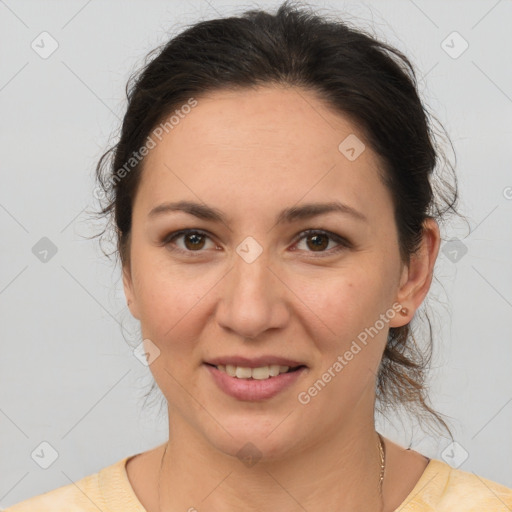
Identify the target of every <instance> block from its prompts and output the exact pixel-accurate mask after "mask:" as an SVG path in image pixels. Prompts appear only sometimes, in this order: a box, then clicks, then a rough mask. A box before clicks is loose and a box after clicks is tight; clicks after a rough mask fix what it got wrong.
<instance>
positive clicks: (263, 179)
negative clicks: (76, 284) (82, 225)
mask: <svg viewBox="0 0 512 512" xmlns="http://www.w3.org/2000/svg"><path fill="white" fill-rule="evenodd" d="M197 100H198V105H197V106H196V107H195V108H193V109H192V111H191V112H190V113H189V114H188V115H187V116H186V117H185V118H184V119H182V120H181V121H180V123H179V124H178V125H176V126H175V127H174V128H173V129H172V130H171V131H169V133H167V134H164V137H163V138H162V140H161V142H159V143H158V144H157V146H156V147H155V148H154V149H152V150H151V152H150V154H149V155H148V157H147V159H146V162H145V167H144V171H143V175H142V180H141V184H140V187H139V190H138V192H137V195H136V198H135V203H134V209H133V225H132V232H131V240H130V261H129V263H126V264H125V265H124V267H123V281H124V286H125V293H126V297H127V299H128V301H129V307H130V311H131V313H132V314H133V316H135V317H136V318H137V319H139V320H140V322H141V329H142V334H143V338H144V339H149V340H151V342H152V343H153V344H154V346H156V347H158V350H159V351H160V353H159V356H158V357H157V358H156V359H155V360H154V362H152V363H151V365H150V370H151V372H152V374H153V376H154V378H155V380H156V382H157V383H158V385H159V387H160V389H161V390H162V392H163V394H164V395H165V397H166V399H167V402H168V408H169V438H170V441H169V444H168V449H167V454H166V457H165V460H164V465H163V473H162V510H169V511H170V510H173V511H174V510H188V509H189V508H190V507H195V508H197V509H199V508H200V507H202V508H203V509H205V510H223V511H227V512H229V511H231V510H233V511H234V510H241V509H243V510H259V511H262V510H270V509H271V508H272V510H274V509H276V508H278V509H280V510H284V511H295V510H303V508H302V507H304V508H305V509H306V510H308V511H310V512H315V511H320V510H342V509H350V510H381V508H380V497H379V493H378V482H379V470H380V468H379V464H380V462H379V460H380V459H379V451H378V444H377V443H378V439H377V435H376V432H375V427H374V403H375V379H376V374H377V369H378V366H379V363H380V360H381V357H382V353H383V351H384V347H385V343H386V339H387V334H388V329H389V327H398V326H401V325H404V324H405V323H407V322H409V321H410V319H411V317H412V315H413V313H414V311H415V310H416V309H417V308H418V307H419V306H420V304H421V303H422V301H423V299H424V297H425V295H426V293H427V292H428V289H429V287H430V283H431V279H432V270H433V266H434V263H435V259H436V257H437V253H438V250H439V241H440V237H439V229H438V226H437V224H436V223H435V221H433V220H429V221H428V222H426V223H425V233H424V237H423V244H422V246H421V248H420V250H419V252H418V254H417V255H416V256H414V257H413V258H412V260H411V263H410V265H409V266H408V267H407V266H404V265H403V264H402V262H401V260H400V256H399V246H398V235H397V231H396V224H395V221H394V216H393V203H392V199H391V196H390V193H389V190H388V189H387V188H386V187H385V186H384V184H383V183H382V181H381V179H380V177H379V171H378V169H379V160H378V158H377V156H376V155H375V154H374V153H373V151H372V150H371V148H370V147H369V146H368V145H366V148H365V150H364V151H363V152H362V153H361V154H360V156H359V157H358V158H356V159H355V160H354V161H350V160H349V159H348V158H346V156H345V155H344V154H342V153H341V152H340V151H339V150H338V146H339V144H340V142H342V141H343V140H344V139H345V138H346V137H347V136H348V135H351V134H355V135H356V136H357V137H358V138H359V139H360V140H361V141H363V142H364V138H363V135H362V134H361V133H360V132H359V131H358V130H357V129H356V127H355V126H354V125H353V124H352V123H351V122H350V121H349V120H348V119H347V118H345V117H343V116H341V115H340V114H338V113H335V112H334V111H333V110H332V109H331V108H329V107H328V106H327V105H325V104H324V103H323V102H322V101H321V100H320V99H319V98H317V97H316V96H315V95H314V94H313V93H312V92H309V91H305V90H303V89H297V88H284V87H277V86H266V87H260V88H258V89H251V90H237V91H217V92H215V93H211V94H210V95H208V96H204V97H203V96H201V97H200V98H197ZM180 200H188V201H194V202H199V203H205V204H207V205H209V206H211V207H214V208H216V209H218V210H220V211H222V212H223V213H224V214H225V216H226V222H225V223H222V222H214V221H210V220H202V219H198V218H196V217H194V216H191V215H190V214H187V213H184V212H175V213H166V214H162V215H160V216H158V217H155V218H153V219H149V218H148V213H149V212H150V210H151V209H152V208H154V207H155V206H157V205H159V204H161V203H164V202H169V201H180ZM331 201H340V202H342V203H344V204H347V205H349V206H351V207H352V208H354V209H356V210H357V211H359V212H360V213H362V214H363V215H364V216H365V217H366V221H361V220H358V219H356V218H354V217H352V216H350V215H347V214H339V213H328V214H323V215H320V216H317V217H314V218H310V219H303V220H298V221H295V222H293V223H290V224H282V225H281V224H276V222H275V218H276V216H277V215H278V214H279V213H280V212H281V210H282V209H284V208H287V207H292V206H301V205H303V204H305V203H310V202H315V203H316V202H319V203H325V202H331ZM182 229H198V230H201V231H205V232H206V233H207V234H208V236H207V237H206V238H205V239H204V243H203V245H202V246H201V245H200V244H199V245H200V247H199V249H194V245H193V243H190V240H189V241H188V243H187V237H186V236H181V237H179V238H177V239H175V240H174V241H173V242H169V243H168V244H167V245H165V244H164V243H163V242H162V241H163V240H164V239H166V237H168V236H169V235H170V234H171V233H174V232H177V231H179V230H182ZM307 229H315V230H324V231H328V232H331V233H334V234H337V235H339V236H341V237H343V238H346V239H347V240H348V241H349V242H350V245H349V246H348V247H342V249H341V250H340V251H337V252H336V251H335V249H336V248H337V247H339V244H338V243H337V241H336V240H334V239H332V238H321V239H320V242H321V243H320V245H322V244H324V245H322V247H324V246H325V248H323V249H317V248H316V246H315V244H314V241H312V239H311V236H309V237H308V236H307V235H306V236H305V237H302V238H301V239H300V240H299V238H300V237H301V236H302V235H301V234H303V232H304V231H305V230H307ZM249 236H250V237H253V238H254V239H255V240H256V241H257V242H258V244H259V245H260V246H261V248H262V249H263V251H262V253H261V254H260V255H259V257H258V258H256V260H255V261H253V262H252V263H247V262H246V261H245V260H244V259H243V258H242V257H240V256H239V254H238V253H237V251H236V249H237V247H238V246H239V244H240V243H241V242H242V241H243V240H244V239H246V237H249ZM192 242H193V241H192ZM327 242H328V246H327ZM173 248H174V249H173ZM180 248H181V249H182V251H181V252H180V251H179V249H180ZM187 250H188V252H189V253H193V254H192V255H191V256H190V255H188V254H186V253H185V251H187ZM322 251H323V252H322ZM396 303H399V304H401V305H402V306H403V307H406V308H407V309H408V311H409V313H408V315H407V316H402V315H400V314H394V315H393V316H392V318H391V319H390V320H389V321H388V322H386V324H385V327H384V328H382V329H381V330H380V331H379V332H378V334H377V335H375V336H374V337H373V338H371V339H370V341H369V342H368V344H367V345H366V346H364V348H362V350H361V351H360V352H359V353H357V355H355V356H354V357H353V359H352V360H351V361H349V363H348V364H347V365H346V366H345V367H344V368H343V370H342V371H341V372H339V373H337V374H336V376H335V377H334V378H332V380H331V381H330V382H329V383H328V385H326V386H325V387H324V388H323V389H322V391H321V392H319V393H318V394H317V395H316V396H315V397H314V398H312V399H311V401H310V402H309V403H308V404H307V405H303V404H301V403H299V401H298V399H297V395H298V394H299V392H301V391H305V390H307V389H308V388H309V387H310V386H311V385H312V384H313V383H314V382H315V381H316V380H317V379H319V378H320V377H321V375H322V374H323V373H324V372H325V371H326V370H327V369H328V368H329V367H332V365H333V363H334V362H335V361H336V360H337V357H338V356H339V355H342V354H344V353H345V352H346V351H347V350H348V349H349V347H350V346H351V343H352V342H353V340H355V339H357V336H358V334H360V333H361V332H362V331H364V329H365V328H368V327H370V326H374V325H375V324H376V321H377V320H378V319H379V318H380V315H381V314H384V313H386V312H389V311H393V307H392V306H393V304H396ZM389 316H391V315H389ZM269 354H270V355H277V356H283V357H288V358H292V359H294V360H298V361H300V362H302V363H303V364H305V365H307V370H306V371H305V372H304V373H303V374H302V375H301V376H300V378H299V379H298V381H297V382H296V383H295V384H294V385H293V386H292V387H290V388H288V389H286V390H284V391H283V392H281V393H279V394H278V395H277V396H275V397H273V398H271V399H269V400H265V401H258V402H255V401H241V400H237V399H235V398H232V397H230V396H228V395H226V394H224V393H223V392H222V391H221V390H219V389H218V387H217V386H216V385H215V384H214V382H213V380H212V378H211V376H210V374H209V372H208V371H207V369H206V367H205V366H204V364H203V363H204V361H205V360H208V359H210V358H213V357H217V356H226V355H239V356H246V357H249V358H252V357H257V356H260V355H269ZM248 442H250V443H252V444H253V445H254V446H256V447H257V449H258V452H259V454H260V455H261V459H260V460H259V462H258V463H257V464H256V465H254V466H252V467H247V466H245V465H244V464H242V463H241V461H240V460H239V459H238V458H237V456H236V454H237V452H238V451H239V450H240V449H241V448H242V447H243V446H244V445H245V444H246V443H248ZM162 450H163V446H161V447H158V448H156V449H154V450H151V451H149V452H146V453H145V454H142V455H140V456H137V457H135V458H132V459H131V460H130V462H129V464H128V465H127V471H128V476H129V478H130V481H131V483H132V485H133V487H134V490H135V492H136V494H137V495H138V497H139V499H140V500H141V502H142V503H143V505H144V506H145V508H146V509H147V510H148V512H157V511H158V510H159V507H158V499H157V492H158V489H157V479H158V471H159V465H160V460H161V456H162ZM386 450H387V460H386V478H385V483H384V488H383V489H384V505H385V506H384V510H394V508H395V507H397V506H398V505H399V504H400V503H401V502H402V500H403V499H404V498H405V497H406V495H407V494H408V492H409V491H410V490H411V489H412V488H413V486H414V484H415V483H416V482H417V480H418V479H419V477H420V476H421V473H422V472H423V470H424V468H425V466H426V462H427V461H426V459H425V458H424V457H423V456H421V455H420V454H418V453H416V452H413V451H406V450H404V449H403V448H402V447H399V446H398V445H395V444H394V443H391V442H390V441H389V440H386ZM221 482H222V484H221V485H219V484H220V483H221ZM213 489H215V491H214V492H212V490H213ZM206 496H207V497H206ZM205 497H206V498H205Z"/></svg>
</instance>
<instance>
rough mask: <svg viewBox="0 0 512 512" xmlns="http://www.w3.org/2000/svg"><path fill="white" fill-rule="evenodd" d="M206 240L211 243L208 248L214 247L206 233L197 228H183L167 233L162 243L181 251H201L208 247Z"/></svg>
mask: <svg viewBox="0 0 512 512" xmlns="http://www.w3.org/2000/svg"><path fill="white" fill-rule="evenodd" d="M208 241H210V244H211V246H210V248H215V244H214V243H213V241H212V239H211V237H210V236H209V235H207V234H206V233H203V232H202V231H197V230H183V231H178V232H176V233H171V234H170V235H168V236H167V237H166V238H165V239H164V240H163V241H162V245H165V246H167V247H168V248H169V249H171V250H176V251H181V252H183V253H189V254H190V253H203V252H205V250H206V249H208V246H207V242H208ZM203 249H204V250H203Z"/></svg>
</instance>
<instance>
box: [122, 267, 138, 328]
mask: <svg viewBox="0 0 512 512" xmlns="http://www.w3.org/2000/svg"><path fill="white" fill-rule="evenodd" d="M123 286H124V294H125V297H126V302H127V305H128V308H129V309H130V313H131V314H132V315H133V316H134V317H135V318H136V319H137V320H140V317H139V308H138V305H137V297H136V295H135V291H134V288H133V280H132V273H131V268H130V264H129V263H126V264H125V265H123Z"/></svg>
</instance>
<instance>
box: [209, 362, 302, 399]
mask: <svg viewBox="0 0 512 512" xmlns="http://www.w3.org/2000/svg"><path fill="white" fill-rule="evenodd" d="M225 360H228V361H229V360H231V361H233V360H237V361H239V360H240V359H239V358H226V359H225ZM278 360H280V361H286V360H285V359H279V358H278ZM251 362H254V360H251ZM219 364H222V363H219ZM227 364H234V363H230V362H228V363H227ZM245 364H247V363H245ZM274 364H280V363H279V362H275V363H274ZM259 365H260V366H264V364H263V365H262V364H261V363H259ZM203 366H204V367H205V368H206V369H207V370H208V371H209V373H210V375H211V376H212V378H213V381H214V382H215V384H216V385H217V387H218V388H219V389H220V390H221V391H223V392H224V393H226V394H227V395H229V396H231V397H233V398H236V399H237V400H244V401H250V402H251V401H252V402H258V401H263V400H269V399H270V398H272V397H274V396H276V395H277V394H278V393H281V392H282V391H284V390H285V389H286V388H288V387H290V386H292V385H293V384H294V383H295V382H297V380H298V379H300V377H301V376H302V374H303V373H304V372H305V371H306V370H307V367H306V366H302V367H301V368H299V369H298V370H295V371H293V372H288V373H281V374H279V375H278V376H276V377H270V378H268V379H265V380H257V379H238V378H237V377H230V376H229V375H228V374H227V373H225V372H222V371H220V370H217V368H215V366H211V365H210V364H204V365H203ZM240 366H242V364H240ZM283 366H291V365H289V364H283ZM294 366H299V365H294ZM257 367H258V365H254V366H250V367H249V368H257Z"/></svg>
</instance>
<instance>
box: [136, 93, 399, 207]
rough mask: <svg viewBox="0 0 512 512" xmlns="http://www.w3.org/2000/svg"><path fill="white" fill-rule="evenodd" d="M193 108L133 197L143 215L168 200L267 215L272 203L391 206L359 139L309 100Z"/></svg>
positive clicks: (260, 97)
mask: <svg viewBox="0 0 512 512" xmlns="http://www.w3.org/2000/svg"><path fill="white" fill-rule="evenodd" d="M196 101H197V105H196V106H195V107H193V108H191V109H190V110H189V109H187V112H188V113H187V114H183V115H182V116H180V118H179V122H177V123H174V124H173V125H172V129H168V131H167V133H166V132H164V133H163V135H162V136H161V140H160V141H156V142H157V143H156V147H155V148H154V149H152V150H151V151H150V153H149V155H148V156H147V157H146V161H145V164H144V171H143V179H142V182H141V185H140V190H139V192H138V195H139V194H140V195H142V196H143V197H142V201H143V202H144V203H145V209H148V208H151V207H152V206H154V204H155V203H157V202H158V201H166V200H169V199H170V197H169V196H172V199H175V198H184V197H183V196H186V197H187V198H191V199H195V200H197V199H198V198H199V199H200V200H201V201H205V202H208V203H209V204H215V203H216V202H220V203H222V204H224V205H225V204H231V205H233V206H235V205H236V204H237V202H239V203H240V206H244V204H245V207H246V208H247V207H248V205H247V201H248V200H250V201H251V204H253V205H254V204H259V205H260V208H266V207H270V206H271V202H272V201H271V199H272V198H273V199H274V200H278V201H279V202H281V203H290V204H294V203H297V202H298V201H299V200H300V199H301V197H305V196H306V195H307V199H308V200H311V201H313V200H315V201H317V200H322V201H328V200H343V201H344V202H346V203H350V204H351V205H352V206H354V207H355V208H360V209H362V208H363V204H362V203H364V198H365V197H366V196H368V195H373V199H374V202H376V203H378V202H379V198H380V199H381V200H383V201H386V200H389V196H387V192H386V190H385V189H384V186H383V184H382V182H381V181H380V179H379V176H378V165H379V162H378V159H377V158H376V156H375V154H374V153H373V151H371V149H370V148H369V147H368V146H367V145H366V146H365V143H364V141H363V136H362V134H361V133H360V131H359V130H358V129H357V127H356V126H355V125H354V124H353V123H352V122H351V121H350V120H349V119H348V118H347V117H346V116H343V115H341V114H339V113H337V112H335V111H334V110H333V109H332V108H330V107H329V106H327V105H326V104H325V103H324V102H322V101H321V100H320V99H319V98H318V97H317V96H316V95H315V94H314V93H312V92H310V91H306V90H303V89H298V88H291V87H259V88H257V89H241V90H223V91H216V92H213V93H210V94H208V95H206V96H201V97H197V98H196ZM178 110H179V107H178ZM174 119H178V118H174ZM345 141H348V142H345ZM340 144H341V146H340ZM347 145H348V146H350V147H349V148H348V149H349V150H350V149H352V148H353V149H354V151H355V152H356V153H355V156H356V158H355V159H354V158H353V156H354V151H353V152H349V153H348V154H347V153H346V150H347ZM344 151H345V152H344ZM361 151H362V152H361ZM359 153H360V154H359ZM357 155H358V156H357ZM347 156H348V157H350V158H348V157H347Z"/></svg>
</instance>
